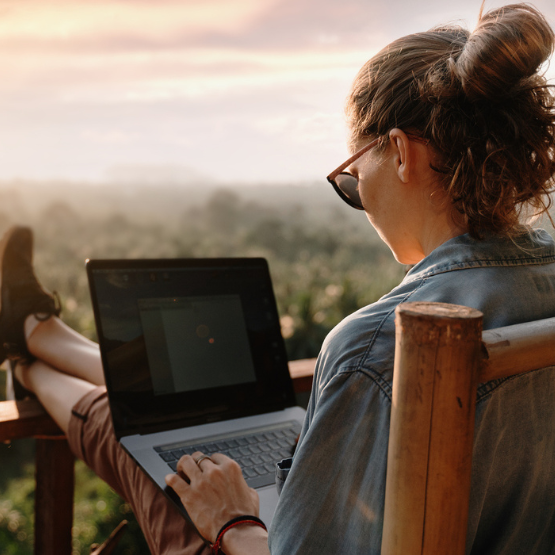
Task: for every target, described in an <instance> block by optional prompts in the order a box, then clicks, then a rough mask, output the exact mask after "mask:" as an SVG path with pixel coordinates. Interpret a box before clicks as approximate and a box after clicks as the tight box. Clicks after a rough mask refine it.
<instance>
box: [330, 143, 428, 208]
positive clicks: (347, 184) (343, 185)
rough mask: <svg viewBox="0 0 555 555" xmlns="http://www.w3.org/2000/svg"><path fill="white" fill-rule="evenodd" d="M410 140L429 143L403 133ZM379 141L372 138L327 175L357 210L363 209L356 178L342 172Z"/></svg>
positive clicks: (346, 200) (343, 197)
mask: <svg viewBox="0 0 555 555" xmlns="http://www.w3.org/2000/svg"><path fill="white" fill-rule="evenodd" d="M405 134H406V136H407V137H408V138H409V139H410V140H411V141H415V142H417V143H421V144H423V145H427V144H428V143H429V141H428V139H424V138H423V137H419V136H418V135H413V134H412V133H405ZM379 141H380V138H377V139H375V140H373V141H372V142H370V143H368V144H367V145H366V146H364V147H362V148H361V149H360V150H359V151H357V152H355V153H354V154H353V155H352V156H351V157H350V158H349V159H348V160H347V161H345V162H343V164H341V165H340V166H339V167H338V168H337V169H335V170H333V171H332V172H331V173H330V174H329V175H328V177H327V179H328V181H329V182H330V183H331V184H332V186H333V188H334V189H335V192H336V193H337V194H338V195H339V196H340V197H341V198H342V199H343V200H344V201H345V202H346V203H347V204H348V205H349V206H352V207H353V208H356V209H357V210H364V206H363V205H362V200H361V198H360V192H359V190H358V178H356V177H355V176H354V175H352V174H350V173H348V172H344V171H343V170H344V169H345V168H347V167H349V166H350V165H351V164H352V163H353V162H354V161H355V160H358V159H359V158H360V157H361V156H362V155H363V154H365V153H366V152H368V151H369V150H370V149H372V148H374V147H375V146H376V145H377V144H378V143H379Z"/></svg>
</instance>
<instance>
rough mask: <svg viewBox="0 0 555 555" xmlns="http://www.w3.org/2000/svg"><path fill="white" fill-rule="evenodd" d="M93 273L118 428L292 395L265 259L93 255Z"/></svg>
mask: <svg viewBox="0 0 555 555" xmlns="http://www.w3.org/2000/svg"><path fill="white" fill-rule="evenodd" d="M87 272H88V276H89V284H90V288H91V294H92V299H93V309H94V312H95V321H96V326H97V332H98V339H99V343H100V347H101V354H102V361H103V365H104V373H105V377H106V383H107V386H108V390H109V398H110V405H111V408H112V416H113V419H114V426H115V427H116V434H117V435H118V436H119V437H121V435H123V434H122V433H121V431H122V430H124V431H125V433H132V432H133V431H135V430H143V429H144V428H146V427H149V428H152V427H155V428H156V427H159V429H164V427H165V426H166V423H167V422H168V421H169V420H175V419H176V418H177V419H181V420H182V421H186V422H187V423H191V424H194V423H202V422H210V421H215V420H220V419H225V418H235V417H237V416H242V415H248V414H255V413H257V412H265V411H272V410H279V409H280V408H284V407H286V406H292V405H294V404H295V399H294V393H293V388H292V384H291V379H290V377H289V371H288V365H287V356H286V353H285V346H284V344H283V339H282V337H281V330H280V325H279V317H278V313H277V307H276V303H275V298H274V293H273V289H272V284H271V281H270V277H269V271H268V267H267V263H266V261H265V260H263V259H256V258H253V259H181V260H163V261H162V260H158V261H155V260H131V261H130V260H115V261H114V260H92V261H88V263H87ZM167 427H168V428H169V427H171V426H169V425H168V426H167ZM157 429H158V428H157ZM149 431H153V430H149Z"/></svg>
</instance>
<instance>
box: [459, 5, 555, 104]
mask: <svg viewBox="0 0 555 555" xmlns="http://www.w3.org/2000/svg"><path fill="white" fill-rule="evenodd" d="M554 40H555V37H554V34H553V30H552V29H551V27H550V26H549V24H548V23H547V21H546V19H545V18H544V16H543V15H542V14H541V13H540V12H538V11H537V10H536V9H535V8H533V7H532V6H529V5H527V4H511V5H508V6H504V7H502V8H499V9H495V10H492V11H489V12H487V13H486V14H484V15H483V16H482V15H481V16H480V20H479V22H478V26H477V27H476V29H475V30H474V32H473V33H472V34H471V35H470V37H469V38H468V41H467V43H466V45H465V46H464V48H463V49H462V50H461V53H460V55H459V57H458V59H457V61H456V63H455V64H454V66H455V67H454V68H453V69H455V71H456V73H457V75H458V77H459V79H460V82H461V84H462V88H463V91H464V93H465V94H466V96H467V97H468V98H469V99H470V100H478V99H488V100H493V101H495V100H496V99H499V98H503V97H507V96H511V95H512V94H513V93H514V91H515V89H520V85H525V83H523V80H526V79H527V78H529V77H531V76H533V75H534V74H535V73H536V72H537V71H538V69H539V68H540V66H541V65H542V64H543V62H545V61H546V60H547V59H548V58H549V56H550V55H551V53H552V51H553V44H554Z"/></svg>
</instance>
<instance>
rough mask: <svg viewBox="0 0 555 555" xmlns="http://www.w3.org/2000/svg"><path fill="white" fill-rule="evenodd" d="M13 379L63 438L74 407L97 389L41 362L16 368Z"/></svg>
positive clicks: (20, 365)
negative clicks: (29, 394)
mask: <svg viewBox="0 0 555 555" xmlns="http://www.w3.org/2000/svg"><path fill="white" fill-rule="evenodd" d="M15 375H16V378H17V379H18V380H19V381H20V382H21V384H22V385H23V386H24V387H25V388H26V389H28V390H30V391H32V392H33V393H34V394H35V395H36V396H37V397H38V399H39V401H40V402H41V404H42V406H43V407H44V408H45V409H46V411H47V412H48V414H50V416H51V417H52V418H53V419H54V421H55V422H56V424H58V426H59V427H60V429H61V430H62V431H63V432H64V434H66V435H67V432H68V429H69V422H70V420H71V416H72V409H73V407H74V405H75V404H76V403H77V401H79V399H81V398H82V397H84V396H85V395H86V394H87V393H89V392H91V391H92V390H94V389H96V388H97V386H96V385H94V384H92V383H90V382H89V381H86V380H83V379H80V378H77V377H75V376H70V375H69V374H65V373H62V372H58V371H57V370H55V369H54V368H52V367H51V366H50V365H48V364H46V363H45V362H43V361H41V360H37V361H35V362H33V363H32V364H31V365H29V366H24V365H22V364H18V365H17V366H16V370H15Z"/></svg>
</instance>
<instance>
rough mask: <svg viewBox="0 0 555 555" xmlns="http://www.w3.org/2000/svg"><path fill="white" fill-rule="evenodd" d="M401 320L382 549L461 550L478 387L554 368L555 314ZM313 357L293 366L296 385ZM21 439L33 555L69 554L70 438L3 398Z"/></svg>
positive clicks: (9, 426)
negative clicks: (28, 470)
mask: <svg viewBox="0 0 555 555" xmlns="http://www.w3.org/2000/svg"><path fill="white" fill-rule="evenodd" d="M396 324H397V331H396V334H397V335H396V348H395V349H396V350H395V369H394V382H393V402H392V412H391V430H390V443H389V456H388V472H387V484H386V502H385V514H384V534H383V544H382V555H462V554H464V553H465V539H466V518H467V513H468V499H469V490H470V465H471V460H472V437H473V426H474V407H475V402H476V393H475V392H476V387H477V384H478V383H482V382H487V381H489V380H492V379H495V378H500V377H505V376H510V375H514V374H517V373H522V372H526V371H530V370H534V369H537V368H543V367H547V366H551V365H555V347H554V346H555V318H552V319H549V320H542V321H538V322H531V323H528V324H521V325H517V326H510V327H506V328H498V329H496V330H488V331H485V332H483V333H482V330H481V315H480V314H479V313H477V311H475V310H472V309H468V308H465V307H456V306H453V305H443V304H438V303H407V304H404V305H401V306H400V307H398V309H397V320H396ZM314 364H315V360H314V359H310V360H304V361H294V362H291V363H290V373H291V376H292V378H293V383H294V386H295V390H296V392H298V393H306V392H307V391H310V388H311V383H312V374H313V371H314ZM24 437H34V438H36V440H37V455H36V456H37V464H36V468H37V471H36V478H37V490H36V491H37V494H36V505H35V515H36V516H35V518H36V521H35V522H36V524H35V553H36V554H39V553H40V554H41V555H70V553H71V525H72V510H73V480H74V477H73V456H72V455H71V453H70V452H69V449H68V446H67V442H66V441H65V439H64V438H63V436H61V435H60V432H59V430H58V429H57V427H56V425H55V424H54V422H52V420H51V419H50V418H49V417H48V415H46V413H45V412H44V410H43V409H42V407H41V406H40V405H39V404H38V402H37V401H33V400H27V401H20V402H13V401H6V402H1V403H0V441H11V440H16V439H19V438H24ZM454 457H455V458H456V464H455V461H454ZM460 461H464V462H465V464H463V465H461V464H460Z"/></svg>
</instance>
